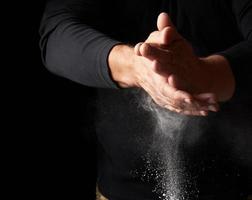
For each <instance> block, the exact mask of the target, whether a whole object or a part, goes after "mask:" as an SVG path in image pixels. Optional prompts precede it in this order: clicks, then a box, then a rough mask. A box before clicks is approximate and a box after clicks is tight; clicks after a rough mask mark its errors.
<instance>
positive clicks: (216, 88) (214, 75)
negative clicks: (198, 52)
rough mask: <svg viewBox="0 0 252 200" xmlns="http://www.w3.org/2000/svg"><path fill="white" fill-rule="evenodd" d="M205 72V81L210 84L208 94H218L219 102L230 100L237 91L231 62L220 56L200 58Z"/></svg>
mask: <svg viewBox="0 0 252 200" xmlns="http://www.w3.org/2000/svg"><path fill="white" fill-rule="evenodd" d="M200 62H201V65H202V68H204V71H205V77H204V79H205V80H206V81H207V82H208V83H207V84H206V85H207V87H208V88H207V90H208V92H213V93H215V94H216V96H217V98H218V100H219V101H227V100H229V99H230V98H231V97H232V96H233V94H234V90H235V80H234V75H233V73H232V70H231V67H230V65H229V62H228V61H227V59H226V58H224V57H223V56H220V55H211V56H208V57H206V58H200Z"/></svg>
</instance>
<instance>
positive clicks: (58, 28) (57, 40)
mask: <svg viewBox="0 0 252 200" xmlns="http://www.w3.org/2000/svg"><path fill="white" fill-rule="evenodd" d="M101 11H102V6H101V3H100V0H51V1H48V2H47V5H46V8H45V12H44V15H43V18H42V21H41V25H40V30H39V32H40V36H41V39H40V48H41V51H42V60H43V62H44V65H45V66H46V68H47V69H48V70H49V71H51V72H53V73H54V74H57V75H59V76H62V77H65V78H68V79H70V80H72V81H75V82H77V83H80V84H83V85H86V86H91V87H101V88H117V86H116V84H115V83H114V82H113V81H112V79H111V76H110V71H109V67H108V55H109V52H110V51H111V49H112V48H113V46H115V45H116V44H119V43H120V42H119V41H116V40H114V39H112V38H110V37H109V36H107V35H106V34H105V33H103V32H102V31H99V30H102V27H103V26H104V24H105V21H104V18H103V16H102V12H101Z"/></svg>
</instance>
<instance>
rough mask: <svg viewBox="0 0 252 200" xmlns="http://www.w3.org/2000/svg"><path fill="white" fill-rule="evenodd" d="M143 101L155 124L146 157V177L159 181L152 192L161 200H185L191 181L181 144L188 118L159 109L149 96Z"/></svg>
mask: <svg viewBox="0 0 252 200" xmlns="http://www.w3.org/2000/svg"><path fill="white" fill-rule="evenodd" d="M143 101H144V103H143V104H142V105H143V107H144V108H145V109H146V110H148V111H149V112H151V114H152V116H153V118H154V122H155V124H156V125H155V129H156V131H155V133H154V137H153V143H152V145H151V149H150V153H149V154H148V156H146V160H147V162H146V163H147V171H146V173H144V178H146V177H147V176H150V177H152V178H153V177H154V179H156V181H157V185H156V188H155V189H154V191H153V192H156V193H158V195H159V198H160V199H161V200H185V199H187V198H188V196H189V195H188V194H189V191H187V190H186V188H187V185H188V184H189V183H190V181H189V180H188V178H189V176H188V175H187V173H186V171H185V169H184V164H183V161H182V159H181V158H182V155H181V152H180V144H181V141H182V139H183V134H182V133H183V129H184V127H185V125H186V124H187V123H188V120H189V117H188V116H184V115H180V114H177V113H174V112H170V111H168V110H167V109H163V108H161V107H159V106H158V105H156V104H155V103H153V102H152V100H151V98H150V97H148V96H145V97H144V100H143ZM154 152H156V153H154ZM153 153H154V154H155V155H153ZM152 159H155V160H156V161H157V162H158V164H157V165H156V166H155V167H153V166H151V162H150V160H152Z"/></svg>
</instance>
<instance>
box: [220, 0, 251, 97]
mask: <svg viewBox="0 0 252 200" xmlns="http://www.w3.org/2000/svg"><path fill="white" fill-rule="evenodd" d="M232 11H233V14H234V16H235V19H236V22H237V26H238V28H239V30H240V33H241V35H242V37H243V38H244V40H243V41H242V42H240V43H238V44H236V45H234V46H233V47H231V48H229V49H227V50H225V51H223V52H220V53H219V54H220V55H223V56H224V57H226V58H227V60H228V61H229V63H230V65H231V68H232V70H233V73H234V76H235V79H236V92H235V95H234V99H236V97H239V98H242V96H241V94H244V92H246V93H248V92H249V91H251V88H250V87H249V85H250V84H249V80H251V70H252V1H251V0H233V1H232ZM230 34H232V33H230ZM243 96H244V95H243ZM246 96H248V95H246Z"/></svg>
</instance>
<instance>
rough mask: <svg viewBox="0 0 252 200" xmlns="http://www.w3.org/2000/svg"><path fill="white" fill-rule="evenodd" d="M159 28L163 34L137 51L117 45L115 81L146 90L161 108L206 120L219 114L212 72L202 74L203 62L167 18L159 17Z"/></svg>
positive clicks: (111, 60) (111, 58)
mask: <svg viewBox="0 0 252 200" xmlns="http://www.w3.org/2000/svg"><path fill="white" fill-rule="evenodd" d="M157 26H158V29H159V30H158V31H155V32H153V33H152V34H150V36H149V38H148V39H147V40H146V41H145V43H143V44H142V43H140V44H137V45H136V47H135V49H134V48H132V47H129V46H127V45H117V46H115V47H114V48H113V49H112V50H111V53H110V55H109V59H108V61H109V67H110V70H111V75H112V78H113V79H114V80H115V81H116V82H117V83H118V85H119V86H121V87H122V88H127V87H141V88H143V89H144V90H145V91H146V92H147V93H148V94H149V95H150V96H151V97H152V99H153V100H154V101H155V102H156V103H157V104H158V105H160V106H162V107H165V108H167V109H169V110H171V111H174V112H177V113H182V114H186V115H200V116H205V115H207V114H208V112H209V111H217V110H218V102H217V100H218V99H217V98H218V97H217V95H216V93H214V91H213V90H212V91H211V90H210V86H209V85H208V84H210V82H212V80H211V81H210V80H209V81H205V76H206V75H208V74H207V73H208V72H205V71H201V70H199V69H201V68H203V67H201V65H202V63H204V62H203V59H201V58H197V57H196V56H195V55H194V54H193V52H192V48H191V46H190V45H189V43H187V42H186V41H185V40H184V39H183V38H182V37H181V36H180V35H179V34H178V33H177V32H176V30H175V28H174V26H173V25H172V24H171V22H170V20H169V18H168V17H167V16H166V15H165V14H161V15H160V16H159V18H158V22H157ZM118 58H120V59H118ZM204 61H205V60H204ZM206 62H207V65H206V67H210V66H211V65H210V62H208V59H206ZM214 63H216V62H214ZM226 64H227V63H226ZM227 65H228V64H227ZM202 66H203V65H202ZM204 66H205V65H204ZM221 66H222V65H221ZM189 69H190V70H189ZM197 70H198V71H197ZM202 73H206V74H205V75H204V74H202ZM188 76H190V78H189V77H188ZM200 77H202V78H200ZM201 79H202V81H201ZM208 79H209V78H208ZM203 80H204V82H203ZM202 84H203V85H202ZM211 85H212V83H211ZM218 87H219V86H218ZM213 88H214V87H213ZM221 94H222V93H221ZM230 96H231V95H230Z"/></svg>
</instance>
